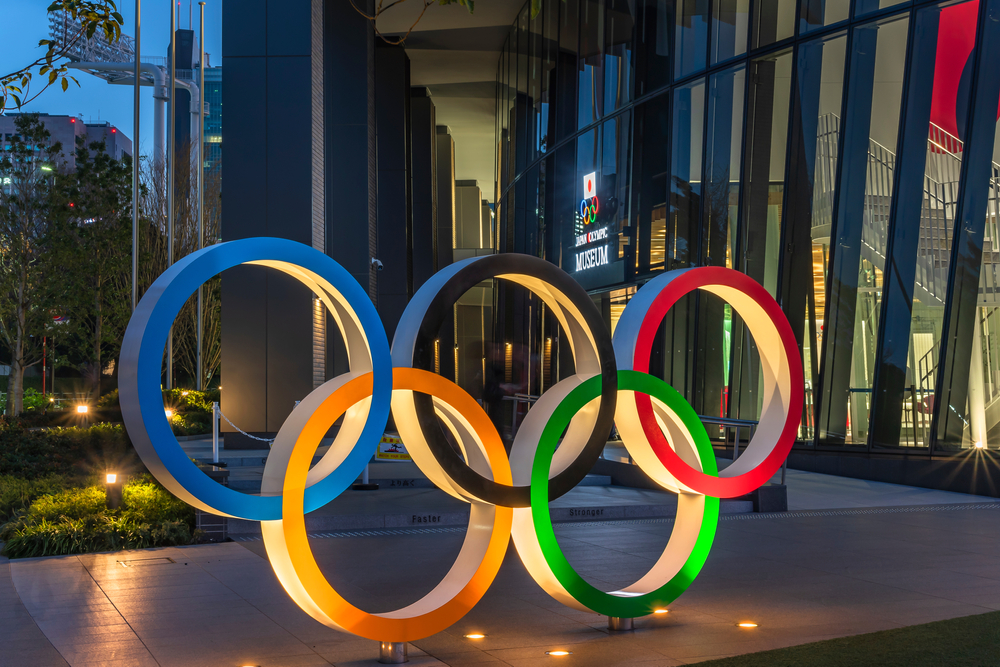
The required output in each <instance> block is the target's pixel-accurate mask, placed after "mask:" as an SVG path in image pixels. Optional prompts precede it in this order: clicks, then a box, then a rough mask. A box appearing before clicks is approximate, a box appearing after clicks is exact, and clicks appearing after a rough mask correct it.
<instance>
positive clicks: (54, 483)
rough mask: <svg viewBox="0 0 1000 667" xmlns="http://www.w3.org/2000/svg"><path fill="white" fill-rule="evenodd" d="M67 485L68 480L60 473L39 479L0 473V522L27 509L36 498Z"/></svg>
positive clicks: (56, 491) (62, 488)
mask: <svg viewBox="0 0 1000 667" xmlns="http://www.w3.org/2000/svg"><path fill="white" fill-rule="evenodd" d="M68 485H69V480H68V479H67V478H65V477H62V476H60V475H47V476H45V477H42V478H40V479H21V478H19V477H12V476H10V475H0V523H2V522H4V521H7V520H8V519H10V518H11V517H12V516H13V515H14V514H15V513H16V512H18V511H20V510H24V509H27V507H28V506H29V505H31V503H32V502H33V501H34V500H35V499H36V498H38V497H40V496H44V495H46V494H53V493H58V492H59V491H62V490H64V489H65V488H66V487H67V486H68Z"/></svg>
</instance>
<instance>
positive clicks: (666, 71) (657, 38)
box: [635, 0, 671, 95]
mask: <svg viewBox="0 0 1000 667" xmlns="http://www.w3.org/2000/svg"><path fill="white" fill-rule="evenodd" d="M636 12H637V14H636V30H635V33H636V43H635V50H636V59H635V62H636V72H635V85H636V92H637V93H638V94H639V95H645V94H646V93H648V92H650V91H653V90H656V89H657V88H662V87H663V86H666V85H667V84H668V83H670V28H671V17H670V7H669V5H668V3H667V2H666V0H637V3H636Z"/></svg>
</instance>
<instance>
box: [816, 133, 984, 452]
mask: <svg viewBox="0 0 1000 667" xmlns="http://www.w3.org/2000/svg"><path fill="white" fill-rule="evenodd" d="M839 134H840V119H839V118H838V117H837V116H836V115H834V114H827V115H825V116H823V117H821V118H820V123H819V136H818V140H817V156H818V160H817V163H818V164H817V167H816V178H815V185H816V191H815V193H814V201H815V204H814V211H813V218H812V226H813V236H814V243H823V242H826V243H829V240H828V239H829V234H830V230H831V229H832V222H833V219H832V218H833V216H832V207H833V200H834V194H835V187H834V184H835V179H836V166H837V147H838V142H839ZM962 149H963V146H962V142H961V140H960V139H958V138H957V137H955V136H953V135H951V134H950V133H948V132H946V131H945V130H944V129H942V128H940V127H938V126H936V125H933V124H932V125H931V127H930V132H929V133H928V141H927V166H926V169H925V176H924V202H923V207H922V211H921V216H920V235H919V243H918V249H917V260H916V280H915V284H914V301H915V302H919V303H921V304H922V305H924V306H926V307H928V308H940V309H942V311H941V312H942V313H943V307H944V303H945V299H946V296H947V289H948V272H949V263H950V258H951V243H952V235H953V231H954V224H955V212H956V206H957V202H958V185H959V180H960V174H961V168H962ZM895 163H896V156H895V154H894V153H893V152H892V151H891V150H889V149H888V148H886V147H885V146H882V145H881V144H879V143H877V142H875V141H870V142H869V148H868V173H867V187H866V194H865V207H864V225H863V228H862V236H861V244H862V248H861V256H862V260H863V261H862V266H861V267H860V270H861V271H862V272H868V274H869V275H867V276H865V275H863V276H861V279H860V280H859V288H858V292H859V304H858V310H857V317H858V318H859V325H858V326H859V328H860V330H861V335H860V338H861V342H862V345H860V346H856V347H855V354H862V355H866V356H868V357H871V356H872V351H873V350H874V346H875V332H876V331H877V324H878V322H877V318H878V311H879V307H878V306H879V302H880V299H881V286H882V278H881V272H882V268H884V266H885V261H886V250H887V247H888V231H889V210H890V205H891V202H892V183H893V176H894V171H895ZM998 216H1000V165H997V164H994V165H993V167H992V173H991V178H990V190H989V202H988V208H987V220H986V231H985V238H984V243H983V263H982V273H981V278H980V287H979V307H980V318H979V320H980V321H979V332H978V333H980V334H982V347H983V377H984V385H985V386H984V392H985V401H986V411H987V416H988V419H987V426H988V427H992V426H996V425H998V424H1000V353H998V350H1000V252H998V245H997V239H998V238H1000V235H998V229H997V222H998ZM929 312H932V311H929ZM942 316H943V315H942ZM928 331H930V332H931V333H928V332H927V331H917V330H916V329H914V331H912V332H911V344H910V369H909V371H908V378H912V379H911V380H909V382H910V387H909V388H908V389H907V391H906V396H904V400H903V432H902V434H901V437H900V443H899V444H900V445H901V446H925V445H927V444H928V434H929V432H930V420H931V417H932V414H933V410H934V389H935V382H936V378H937V371H938V363H939V360H940V359H939V355H938V354H937V350H938V348H939V346H940V341H939V340H937V338H938V337H939V336H940V331H941V327H940V322H934V323H933V326H931V327H929V329H928ZM935 331H936V333H934V332H935ZM977 340H979V336H977ZM870 367H871V363H870V359H866V360H864V361H862V362H861V363H855V364H854V371H853V373H854V375H853V376H852V385H855V386H853V387H852V388H851V389H850V392H849V396H848V403H849V404H848V415H849V418H848V419H849V423H848V424H847V431H848V442H849V443H853V444H864V442H865V441H866V440H867V432H868V424H867V422H868V415H869V414H870V409H871V391H872V389H871V386H872V377H871V373H870ZM808 393H809V392H808V391H807V394H808ZM808 398H809V397H808V396H807V403H808V402H809V401H808ZM806 413H807V414H808V415H810V416H811V414H812V410H811V409H807V411H806ZM963 419H964V417H963ZM966 421H968V420H966ZM803 432H804V433H803V434H804V435H806V437H812V428H811V423H810V420H809V419H807V420H806V423H804V424H803Z"/></svg>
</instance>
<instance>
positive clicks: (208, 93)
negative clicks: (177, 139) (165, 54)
mask: <svg viewBox="0 0 1000 667" xmlns="http://www.w3.org/2000/svg"><path fill="white" fill-rule="evenodd" d="M194 75H195V77H200V73H199V72H198V71H197V70H196V71H195V73H194ZM202 100H203V102H204V106H205V121H204V126H203V131H204V133H205V134H204V136H205V164H204V165H203V166H204V168H205V171H206V173H211V172H214V171H216V170H218V169H219V168H220V164H221V162H222V68H221V67H206V68H205V90H204V91H202Z"/></svg>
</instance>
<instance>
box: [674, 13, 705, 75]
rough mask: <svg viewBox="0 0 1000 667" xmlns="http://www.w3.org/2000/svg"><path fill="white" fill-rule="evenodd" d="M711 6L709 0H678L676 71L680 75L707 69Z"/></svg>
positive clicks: (675, 26) (675, 30) (675, 28)
mask: <svg viewBox="0 0 1000 667" xmlns="http://www.w3.org/2000/svg"><path fill="white" fill-rule="evenodd" d="M710 6H711V4H710V2H709V0H677V5H676V10H675V11H676V19H675V20H676V23H675V25H674V35H675V42H676V44H677V49H676V55H675V57H674V73H675V74H676V75H677V76H678V77H681V76H685V75H687V74H691V73H692V72H697V71H699V70H703V69H705V56H706V52H707V49H708V9H709V7H710Z"/></svg>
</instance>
